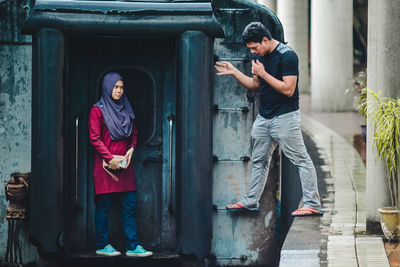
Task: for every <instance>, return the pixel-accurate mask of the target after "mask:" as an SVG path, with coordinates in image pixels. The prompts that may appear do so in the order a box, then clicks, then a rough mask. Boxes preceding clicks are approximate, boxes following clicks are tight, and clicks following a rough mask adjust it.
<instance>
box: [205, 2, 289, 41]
mask: <svg viewBox="0 0 400 267" xmlns="http://www.w3.org/2000/svg"><path fill="white" fill-rule="evenodd" d="M211 4H212V8H213V10H214V14H215V16H216V18H217V20H218V21H219V22H220V23H221V26H222V28H223V29H224V32H225V36H226V39H225V41H229V42H231V43H242V32H243V30H244V28H245V27H246V25H247V24H249V23H250V22H252V21H260V22H262V23H263V24H264V25H265V26H266V27H267V28H268V29H269V30H270V32H271V34H272V36H273V37H274V39H276V40H278V41H280V42H284V41H285V40H284V35H283V27H282V24H281V22H280V21H279V19H278V17H277V16H276V15H275V14H274V13H273V12H272V11H271V10H269V9H268V8H267V7H265V6H263V5H259V4H256V3H254V2H253V1H250V0H211Z"/></svg>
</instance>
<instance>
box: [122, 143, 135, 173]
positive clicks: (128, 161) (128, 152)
mask: <svg viewBox="0 0 400 267" xmlns="http://www.w3.org/2000/svg"><path fill="white" fill-rule="evenodd" d="M134 150H135V148H134V147H131V148H129V149H128V151H126V155H125V157H124V159H126V168H128V166H129V164H130V163H131V159H132V155H133V151H134Z"/></svg>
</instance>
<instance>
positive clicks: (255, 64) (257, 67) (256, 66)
mask: <svg viewBox="0 0 400 267" xmlns="http://www.w3.org/2000/svg"><path fill="white" fill-rule="evenodd" d="M264 73H265V68H264V65H263V64H262V63H261V62H260V61H258V60H257V59H256V60H252V61H251V74H253V75H256V76H258V77H261V76H263V74H264Z"/></svg>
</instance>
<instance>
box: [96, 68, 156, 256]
mask: <svg viewBox="0 0 400 267" xmlns="http://www.w3.org/2000/svg"><path fill="white" fill-rule="evenodd" d="M134 119H135V115H134V113H133V110H132V107H131V105H130V104H129V101H128V98H127V97H126V95H125V94H124V82H123V79H122V77H121V76H120V75H119V74H118V73H115V72H111V73H108V74H107V75H105V76H104V79H103V87H102V96H101V99H100V101H98V102H97V103H96V104H95V105H94V106H93V107H92V109H91V110H90V115H89V137H90V142H91V143H92V145H93V146H94V148H95V151H94V156H93V178H94V186H95V193H96V202H95V203H96V210H95V227H96V246H97V250H96V254H98V255H105V256H118V255H121V253H120V252H119V251H117V250H115V249H114V248H113V247H112V246H111V244H110V243H109V241H108V233H109V229H108V212H109V210H110V207H111V200H112V198H113V197H116V196H118V195H119V196H120V197H121V202H122V203H121V204H122V223H123V229H124V232H125V236H126V250H127V251H126V255H127V256H137V257H147V256H151V255H153V253H152V252H151V251H146V250H145V249H144V248H143V247H142V246H140V245H139V241H138V235H137V233H136V181H135V173H134V170H133V166H132V164H130V163H131V159H132V154H133V151H134V150H135V147H136V143H137V130H136V127H135V121H134ZM118 156H120V157H118Z"/></svg>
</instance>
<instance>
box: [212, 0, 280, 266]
mask: <svg viewBox="0 0 400 267" xmlns="http://www.w3.org/2000/svg"><path fill="white" fill-rule="evenodd" d="M212 3H213V9H214V11H215V14H216V17H217V19H218V21H220V22H221V25H222V27H223V28H224V32H225V34H226V38H224V39H216V41H215V45H214V53H215V55H216V58H217V60H219V61H229V62H231V63H232V64H233V65H234V66H235V67H236V68H237V69H239V70H240V71H242V72H243V73H245V74H246V75H249V76H250V75H251V74H250V67H251V64H250V58H251V55H250V53H249V51H248V49H247V47H246V46H245V44H244V43H242V40H241V35H242V31H243V29H244V28H245V26H246V25H247V24H248V23H250V22H252V21H261V22H263V23H264V25H266V26H267V27H268V28H269V29H270V31H271V33H272V35H273V37H274V38H276V39H277V40H280V41H283V30H282V26H281V24H280V22H279V19H278V18H277V17H276V16H275V15H274V14H273V13H272V12H271V11H270V10H268V9H267V8H265V7H261V6H260V5H256V4H254V3H250V1H244V0H232V1H225V0H215V1H212ZM249 95H251V94H248V93H247V94H246V89H245V88H244V87H243V86H242V85H240V84H239V83H238V82H237V81H236V80H235V79H234V78H233V77H231V76H227V77H219V76H217V77H216V84H215V89H214V105H218V108H225V110H218V112H215V113H214V129H213V133H214V135H213V154H214V155H215V156H217V158H215V161H214V167H213V196H212V198H213V205H214V213H213V241H212V248H211V254H213V256H215V262H214V264H215V265H218V266H253V265H257V266H276V265H277V263H278V261H279V232H280V228H279V213H280V192H279V184H280V155H279V149H278V148H277V149H276V151H275V152H274V155H273V159H272V161H271V164H270V171H269V174H268V180H267V183H266V186H265V190H264V193H263V195H262V196H261V199H260V208H261V211H260V212H259V213H246V214H243V213H242V214H232V213H229V212H228V211H226V209H225V207H226V205H227V204H229V203H233V202H236V201H238V200H239V199H240V197H241V196H243V195H244V194H245V193H246V192H247V191H248V187H249V183H250V174H251V166H252V164H251V161H249V162H247V161H246V160H243V159H244V158H243V156H244V155H247V156H251V149H250V147H251V137H250V136H251V128H252V123H253V121H254V120H255V117H256V115H257V113H258V102H257V97H254V98H249V97H247V96H249ZM253 96H254V95H253ZM253 100H254V101H253ZM245 106H246V107H247V108H248V111H247V112H243V111H240V108H242V107H245ZM242 110H243V109H242ZM217 159H218V160H217Z"/></svg>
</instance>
